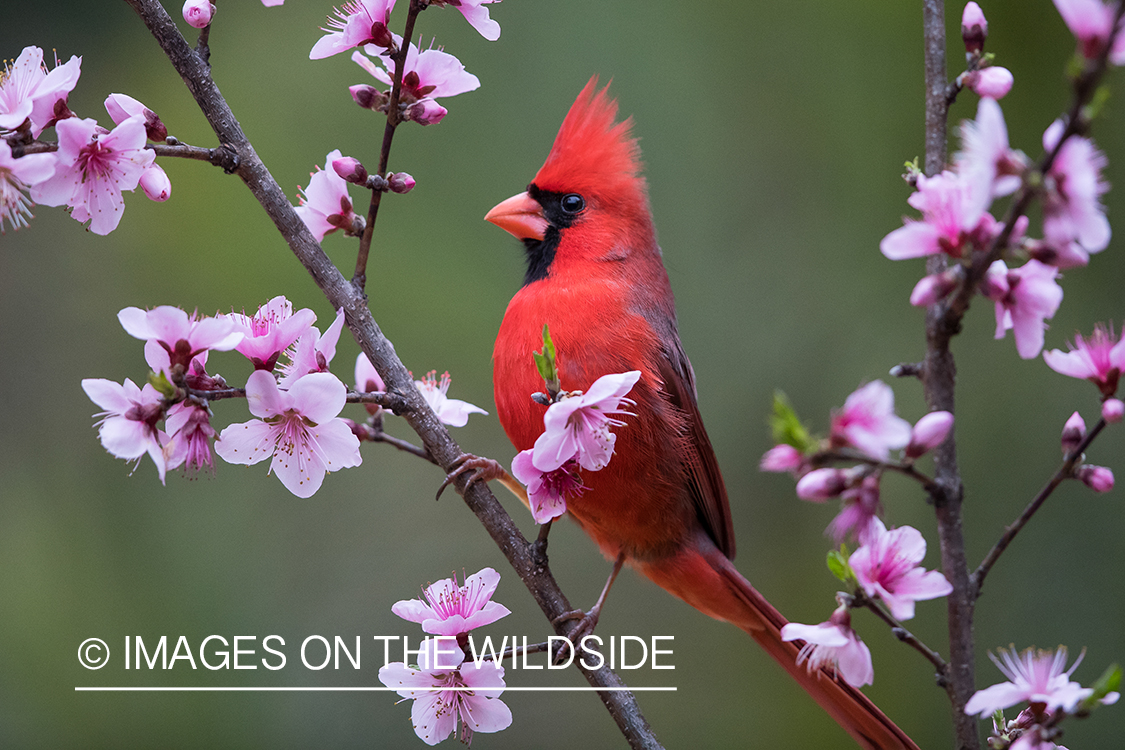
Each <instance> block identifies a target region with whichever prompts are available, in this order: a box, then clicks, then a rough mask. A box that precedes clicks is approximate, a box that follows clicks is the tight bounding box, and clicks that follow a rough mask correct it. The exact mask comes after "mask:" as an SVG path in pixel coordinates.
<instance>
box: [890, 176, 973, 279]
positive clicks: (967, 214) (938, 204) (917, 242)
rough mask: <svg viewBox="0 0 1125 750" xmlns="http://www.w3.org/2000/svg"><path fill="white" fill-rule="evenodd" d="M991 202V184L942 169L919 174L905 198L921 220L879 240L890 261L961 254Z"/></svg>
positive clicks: (912, 222)
mask: <svg viewBox="0 0 1125 750" xmlns="http://www.w3.org/2000/svg"><path fill="white" fill-rule="evenodd" d="M990 201H991V185H983V184H977V183H975V182H970V181H968V180H967V179H965V178H964V177H963V176H962V175H958V174H956V173H954V172H950V171H945V172H942V173H941V174H939V175H935V176H934V177H926V176H925V175H919V176H918V190H917V191H916V192H915V193H914V194H913V195H911V196H910V197H909V198H908V199H907V203H909V204H910V205H911V206H913V207H914V208H916V209H918V210H919V211H921V212H922V220H921V221H915V220H913V219H907V220H906V223H905V224H904V225H903V226H902V227H900V228H898V229H896V230H894V231H893V232H891V233H890V234H888V235H887V236H886V237H884V238H883V241H882V242H880V243H879V249H880V250H881V251H882V252H883V255H885V256H887V257H888V258H890V259H891V260H903V259H905V258H920V257H922V256H925V255H936V254H938V253H947V254H948V255H951V256H953V257H955V258H959V257H961V255H962V252H963V250H964V247H965V245H966V244H967V243H968V241H969V239H970V235H971V234H972V233H973V232H974V230H975V229H976V227H977V225H978V224H979V223H980V222H981V219H982V216H983V214H984V211H985V209H986V208H987V207H988V204H989V202H990Z"/></svg>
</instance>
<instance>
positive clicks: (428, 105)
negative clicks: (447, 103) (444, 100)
mask: <svg viewBox="0 0 1125 750" xmlns="http://www.w3.org/2000/svg"><path fill="white" fill-rule="evenodd" d="M448 112H449V110H447V109H446V108H445V107H443V106H441V105H440V104H438V103H437V102H435V101H434V100H433V99H423V100H422V101H420V102H418V103H416V104H412V105H410V106H409V107H407V108H406V113H405V119H407V120H413V121H414V122H416V123H418V124H419V125H436V124H437V123H439V122H441V119H442V118H443V117H445V115H446V114H447V113H448Z"/></svg>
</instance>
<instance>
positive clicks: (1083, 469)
mask: <svg viewBox="0 0 1125 750" xmlns="http://www.w3.org/2000/svg"><path fill="white" fill-rule="evenodd" d="M1075 476H1077V477H1078V480H1079V481H1080V482H1082V484H1084V485H1086V486H1087V487H1089V488H1090V489H1092V490H1093V491H1094V492H1109V491H1110V490H1112V489H1113V470H1112V469H1107V468H1106V467H1104V466H1093V465H1091V464H1085V465H1083V466H1080V467H1078V470H1077V471H1076V472H1075Z"/></svg>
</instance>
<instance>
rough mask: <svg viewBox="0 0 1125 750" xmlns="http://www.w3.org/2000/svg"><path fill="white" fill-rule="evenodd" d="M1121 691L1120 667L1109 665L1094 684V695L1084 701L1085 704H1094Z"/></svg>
mask: <svg viewBox="0 0 1125 750" xmlns="http://www.w3.org/2000/svg"><path fill="white" fill-rule="evenodd" d="M1120 689H1121V667H1119V666H1118V665H1117V664H1110V665H1109V666H1108V667H1106V669H1105V672H1103V673H1102V676H1101V677H1099V678H1098V681H1097V682H1095V683H1094V694H1093V695H1091V696H1090V697H1089V698H1087V699H1086V702H1087V703H1096V702H1098V701H1100V700H1101V699H1102V698H1104V697H1106V696H1107V695H1109V694H1110V693H1115V692H1119V691H1120Z"/></svg>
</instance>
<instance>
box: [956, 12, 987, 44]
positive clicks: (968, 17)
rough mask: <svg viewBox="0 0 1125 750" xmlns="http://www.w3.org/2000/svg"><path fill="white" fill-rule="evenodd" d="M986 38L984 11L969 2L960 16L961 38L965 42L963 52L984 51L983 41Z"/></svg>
mask: <svg viewBox="0 0 1125 750" xmlns="http://www.w3.org/2000/svg"><path fill="white" fill-rule="evenodd" d="M987 37H988V21H987V20H986V19H985V17H984V11H983V10H981V9H980V6H979V5H977V4H976V3H973V2H970V3H968V4H967V5H966V6H965V12H964V13H962V14H961V38H962V39H963V40H964V41H965V51H966V52H968V53H970V54H971V53H974V52H980V51H981V50H982V49H984V40H985V38H987Z"/></svg>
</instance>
